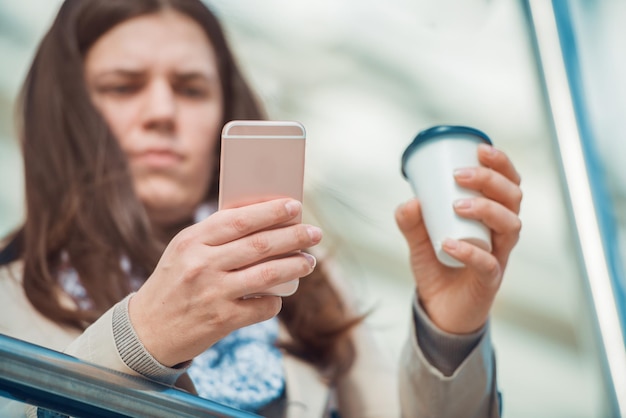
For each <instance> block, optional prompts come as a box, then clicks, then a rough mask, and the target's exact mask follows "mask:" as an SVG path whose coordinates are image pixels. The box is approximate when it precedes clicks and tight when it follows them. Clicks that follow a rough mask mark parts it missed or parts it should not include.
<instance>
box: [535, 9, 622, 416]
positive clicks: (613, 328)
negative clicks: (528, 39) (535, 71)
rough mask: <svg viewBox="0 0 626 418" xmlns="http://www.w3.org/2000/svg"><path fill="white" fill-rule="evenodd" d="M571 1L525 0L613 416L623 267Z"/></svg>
mask: <svg viewBox="0 0 626 418" xmlns="http://www.w3.org/2000/svg"><path fill="white" fill-rule="evenodd" d="M572 4H573V2H572V1H569V0H553V1H550V0H526V1H525V6H526V9H527V12H528V16H529V18H530V24H531V28H532V32H533V36H534V41H535V48H536V55H537V58H538V61H539V66H540V71H541V75H542V77H543V81H544V88H545V93H546V98H547V102H548V105H549V110H550V113H551V116H552V122H553V128H554V137H555V139H556V145H557V148H558V154H559V156H560V163H561V170H562V176H563V181H564V185H565V189H566V194H567V196H568V199H569V202H568V203H569V207H570V213H571V218H572V221H573V228H574V232H575V234H576V236H577V241H578V242H577V245H578V250H579V254H580V257H579V260H580V262H581V270H582V272H583V274H584V276H585V278H586V281H587V285H588V286H587V288H588V290H589V295H590V301H591V304H592V306H593V311H594V313H595V325H596V328H597V335H598V339H599V342H600V347H601V351H602V356H603V359H602V360H603V363H604V366H605V370H604V372H605V373H604V374H605V376H606V382H607V385H606V386H607V388H608V389H609V391H610V392H611V393H609V394H608V397H609V400H610V402H611V403H612V405H611V408H612V413H613V414H614V416H626V345H625V339H624V321H623V316H624V315H623V313H624V308H625V307H624V306H623V301H624V295H623V294H621V291H622V289H623V286H621V283H622V281H623V271H622V270H623V269H622V267H621V260H620V257H622V256H620V254H619V252H618V251H617V249H618V248H619V246H618V243H617V240H616V239H615V230H616V229H617V227H618V226H617V225H616V223H615V220H614V219H612V217H611V213H610V211H607V210H606V209H607V207H608V206H610V205H611V203H610V202H609V201H608V200H607V195H606V193H605V188H606V185H605V184H604V179H603V178H602V176H601V172H600V170H597V167H599V161H598V160H597V154H596V152H594V147H595V144H594V142H593V137H592V135H591V134H590V130H589V125H588V124H589V118H588V110H587V109H586V103H585V100H584V94H583V92H582V89H583V86H582V83H581V80H580V70H581V69H580V61H579V55H578V53H577V43H576V36H575V31H574V28H573V24H572V19H571V15H570V13H569V12H570V10H569V7H571V5H572Z"/></svg>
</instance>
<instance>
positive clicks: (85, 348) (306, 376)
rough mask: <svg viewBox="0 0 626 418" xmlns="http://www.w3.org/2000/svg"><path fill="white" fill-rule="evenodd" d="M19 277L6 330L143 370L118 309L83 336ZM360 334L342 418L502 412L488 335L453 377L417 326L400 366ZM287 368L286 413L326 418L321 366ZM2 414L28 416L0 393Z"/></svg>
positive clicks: (341, 396)
mask: <svg viewBox="0 0 626 418" xmlns="http://www.w3.org/2000/svg"><path fill="white" fill-rule="evenodd" d="M21 274H22V273H21V264H20V263H13V264H11V265H9V266H4V267H0V310H1V311H0V333H2V334H6V335H9V336H12V337H15V338H19V339H22V340H25V341H28V342H31V343H34V344H38V345H41V346H44V347H48V348H51V349H54V350H57V351H64V352H66V353H68V354H71V355H74V356H76V357H78V358H81V359H83V360H86V361H89V362H92V363H96V364H98V365H101V366H104V367H107V368H110V369H113V370H117V371H120V372H124V373H127V374H131V375H136V374H137V373H136V372H134V371H133V370H132V369H130V368H128V366H126V364H125V363H124V362H123V361H122V359H121V358H120V356H119V354H118V351H117V349H116V347H115V342H114V339H113V331H112V310H109V311H108V312H107V313H106V314H104V315H103V316H102V317H101V318H100V319H99V320H98V321H96V322H95V323H94V324H93V325H91V326H90V327H89V328H88V329H87V330H85V331H84V332H83V333H80V332H78V331H76V330H75V329H69V328H65V327H62V326H59V325H58V324H56V323H54V322H52V321H50V320H49V319H47V318H45V317H44V316H42V315H41V314H40V313H39V312H38V311H36V310H35V309H34V308H33V307H32V305H31V304H30V303H29V302H28V300H27V298H26V296H25V294H24V291H23V288H22V286H21ZM282 332H283V333H284V330H283V331H282ZM355 338H356V347H357V357H356V361H355V364H354V366H353V367H352V369H351V371H350V372H349V373H348V374H347V375H346V376H345V377H344V378H343V379H341V381H340V382H339V383H338V385H337V387H336V388H335V391H334V396H333V398H334V402H335V403H336V404H337V405H338V407H339V411H340V414H341V417H342V418H374V417H377V418H396V417H400V416H402V417H438V418H446V417H450V418H456V417H496V416H498V412H497V409H498V408H497V400H496V396H495V383H494V381H493V379H494V377H493V370H494V366H493V364H492V363H493V360H492V350H491V347H490V343H489V339H488V338H483V340H482V341H481V342H480V343H479V345H478V346H477V347H476V348H475V349H474V350H473V351H472V353H471V354H470V355H469V356H468V358H467V359H466V360H465V361H464V362H463V364H461V366H459V368H458V369H457V370H456V372H455V373H454V374H453V375H452V376H451V377H445V376H443V375H442V374H441V373H440V372H439V371H438V370H437V369H435V368H434V367H433V366H431V365H430V364H429V363H428V361H427V360H426V359H425V358H424V356H423V354H422V352H421V351H420V349H419V346H418V344H417V337H416V335H415V332H414V327H411V331H410V332H409V335H408V339H407V343H406V344H405V347H404V350H403V354H402V358H401V359H400V363H399V366H400V367H399V368H396V367H393V365H390V364H388V361H387V360H386V359H385V356H384V355H382V353H381V351H380V350H379V348H378V347H377V346H376V344H375V341H374V340H373V338H372V336H371V335H370V334H369V333H368V332H367V329H366V328H365V327H361V329H359V330H358V332H357V333H356V336H355ZM284 365H285V374H286V383H287V391H286V393H287V411H286V414H285V416H286V417H287V418H321V417H324V414H325V411H326V409H327V405H328V402H329V399H330V398H331V390H330V388H329V387H328V386H327V385H325V384H324V383H323V381H322V379H321V378H320V376H319V374H318V373H317V371H316V370H315V369H314V368H313V367H311V366H310V365H308V364H306V363H304V362H302V361H300V360H298V359H296V358H294V357H292V356H289V355H286V356H285V357H284ZM396 370H399V372H396ZM400 411H402V412H400ZM0 416H2V417H21V416H25V410H24V407H23V406H21V405H18V404H17V403H16V402H11V401H7V400H4V399H2V398H0Z"/></svg>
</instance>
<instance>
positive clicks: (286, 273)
mask: <svg viewBox="0 0 626 418" xmlns="http://www.w3.org/2000/svg"><path fill="white" fill-rule="evenodd" d="M314 268H315V258H314V257H313V256H311V255H310V254H307V253H297V254H292V255H289V256H286V257H281V258H275V259H270V260H267V261H263V262H261V263H258V264H254V265H251V266H248V267H246V268H243V269H241V270H235V271H233V272H231V273H230V274H228V275H227V277H226V279H225V280H226V281H227V283H225V286H228V287H227V289H226V295H227V297H229V298H233V299H237V298H242V297H245V296H247V295H253V294H257V293H264V292H265V291H266V290H267V289H269V288H271V287H274V286H278V285H280V284H283V283H287V282H289V281H291V280H295V279H299V278H302V277H305V276H308V275H309V274H311V272H312V271H313V269H314Z"/></svg>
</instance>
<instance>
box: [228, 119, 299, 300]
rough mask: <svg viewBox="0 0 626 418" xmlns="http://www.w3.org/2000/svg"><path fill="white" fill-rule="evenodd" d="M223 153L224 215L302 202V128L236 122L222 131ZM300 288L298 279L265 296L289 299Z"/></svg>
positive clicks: (282, 123)
mask: <svg viewBox="0 0 626 418" xmlns="http://www.w3.org/2000/svg"><path fill="white" fill-rule="evenodd" d="M221 147H222V150H221V155H220V181H219V183H220V184H219V197H218V209H219V210H222V209H228V208H235V207H240V206H245V205H248V204H252V203H258V202H263V201H267V200H271V199H275V198H280V197H291V198H294V199H297V200H299V201H301V202H302V197H303V183H304V157H305V149H306V133H305V130H304V126H303V125H302V124H301V123H300V122H295V121H261V120H254V121H253V120H234V121H231V122H228V123H227V124H226V125H224V128H223V129H222V144H221ZM300 221H301V217H298V218H297V219H294V221H293V223H297V222H300ZM298 284H299V280H298V279H296V280H293V281H290V282H287V283H283V284H281V285H279V286H274V287H272V288H271V289H268V290H267V291H266V292H263V293H262V294H259V295H278V296H289V295H292V294H293V293H294V292H295V291H296V290H297V289H298ZM255 296H256V295H255Z"/></svg>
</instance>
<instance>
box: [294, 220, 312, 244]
mask: <svg viewBox="0 0 626 418" xmlns="http://www.w3.org/2000/svg"><path fill="white" fill-rule="evenodd" d="M294 234H295V238H296V242H298V243H299V244H304V245H306V244H308V243H309V242H310V241H311V237H310V236H309V233H308V232H307V227H306V226H304V225H298V227H297V228H295V231H294Z"/></svg>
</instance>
